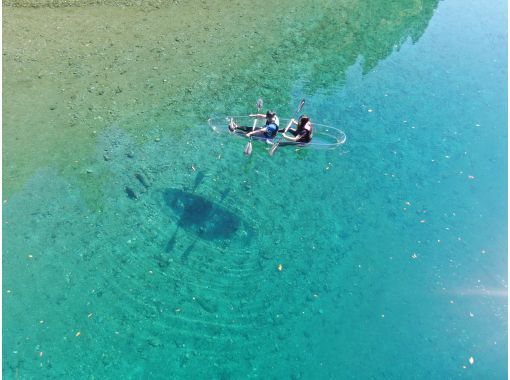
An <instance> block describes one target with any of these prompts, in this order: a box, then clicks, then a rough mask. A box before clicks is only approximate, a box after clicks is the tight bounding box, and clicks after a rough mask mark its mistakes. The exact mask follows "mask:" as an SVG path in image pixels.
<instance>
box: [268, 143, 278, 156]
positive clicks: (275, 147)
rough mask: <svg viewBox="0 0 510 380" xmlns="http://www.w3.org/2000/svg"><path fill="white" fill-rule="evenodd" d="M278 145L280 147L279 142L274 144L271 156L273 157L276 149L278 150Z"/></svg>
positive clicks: (270, 151)
mask: <svg viewBox="0 0 510 380" xmlns="http://www.w3.org/2000/svg"><path fill="white" fill-rule="evenodd" d="M278 145H280V142H277V143H276V144H273V146H272V147H271V149H270V150H269V155H270V156H271V157H272V156H273V154H274V152H276V149H277V148H278Z"/></svg>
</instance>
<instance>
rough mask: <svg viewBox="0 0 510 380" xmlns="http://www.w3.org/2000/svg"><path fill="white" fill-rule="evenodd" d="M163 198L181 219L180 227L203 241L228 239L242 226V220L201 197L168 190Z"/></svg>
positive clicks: (181, 191) (176, 190)
mask: <svg viewBox="0 0 510 380" xmlns="http://www.w3.org/2000/svg"><path fill="white" fill-rule="evenodd" d="M163 198H164V200H165V203H166V205H167V206H169V207H170V208H171V210H172V211H173V212H174V213H175V214H176V215H177V217H178V218H179V221H178V224H179V226H180V227H182V228H184V229H185V230H189V231H192V232H193V233H195V234H196V235H198V236H199V237H200V238H202V239H206V240H214V239H228V238H230V237H232V236H233V235H234V234H235V233H236V232H237V231H238V229H239V227H240V226H241V223H242V219H241V218H239V217H238V216H237V215H235V214H234V213H232V212H230V211H228V210H226V209H225V208H223V207H221V206H219V205H217V204H215V203H214V202H211V201H209V200H207V199H206V198H204V197H202V196H200V195H195V194H192V193H189V192H186V191H183V190H178V189H166V190H165V191H164V192H163Z"/></svg>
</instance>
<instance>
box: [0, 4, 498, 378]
mask: <svg viewBox="0 0 510 380" xmlns="http://www.w3.org/2000/svg"><path fill="white" fill-rule="evenodd" d="M506 14H507V12H506V5H505V3H504V2H502V1H497V2H493V3H492V4H491V6H490V7H488V6H486V4H485V3H482V2H476V1H460V0H446V1H443V2H440V3H439V4H438V5H437V8H436V9H435V12H434V14H433V15H432V16H431V18H430V20H428V24H427V23H426V26H424V27H423V30H422V31H421V33H420V32H415V31H413V30H410V31H409V32H408V33H406V34H405V36H404V37H403V40H402V41H400V43H399V44H397V45H396V46H395V48H394V50H393V51H392V52H390V53H389V54H388V55H384V54H382V55H381V56H380V59H379V60H378V61H377V62H375V63H374V62H366V59H365V57H364V56H363V55H360V56H358V58H357V59H356V62H355V63H354V64H353V65H351V66H350V67H349V69H348V71H347V73H346V75H345V78H343V77H335V76H334V75H328V76H325V77H324V78H323V82H321V83H319V82H317V75H316V74H313V75H312V74H310V71H309V70H307V69H306V68H308V66H307V65H306V64H305V63H303V70H299V65H298V66H297V69H296V72H298V73H302V75H301V76H299V75H298V76H297V77H296V78H295V80H294V82H293V83H292V89H291V93H292V99H290V101H289V103H288V104H284V105H278V106H273V105H272V104H271V100H272V99H271V96H270V95H267V94H266V93H267V87H264V88H261V89H255V90H250V92H248V93H246V92H244V90H245V89H244V88H240V89H239V90H234V93H232V94H229V95H228V96H225V99H214V100H210V103H207V104H201V105H200V107H199V108H198V110H197V111H196V113H190V114H189V115H188V116H186V117H185V118H184V117H183V118H181V119H180V120H178V121H176V120H174V119H171V118H170V117H169V116H168V114H165V113H164V112H163V111H162V114H163V116H162V118H161V119H160V120H148V121H147V122H146V123H143V125H145V128H146V129H145V132H144V133H145V134H146V135H147V136H150V138H149V139H147V141H146V142H145V143H140V142H139V141H138V140H137V139H136V136H134V135H132V134H131V133H129V132H126V130H125V129H124V128H122V127H123V124H124V123H127V122H128V121H127V119H128V118H126V120H119V122H118V123H116V124H115V125H112V126H111V127H110V128H108V129H107V130H105V131H104V132H101V133H100V136H99V137H98V142H97V153H96V155H95V157H92V158H91V159H90V161H88V162H86V163H85V166H82V167H81V168H80V169H79V170H78V169H77V172H76V176H77V177H78V176H79V177H84V178H87V176H89V177H93V176H104V177H106V178H108V181H106V182H105V184H104V186H103V187H101V188H100V189H98V190H97V191H98V192H99V193H100V199H101V201H100V202H98V203H97V204H90V203H87V202H85V200H84V199H85V198H84V196H83V194H82V192H83V189H81V188H80V187H78V186H76V185H74V184H73V183H72V182H70V181H68V180H66V179H64V178H63V177H61V176H60V175H59V174H58V172H57V171H56V170H55V169H54V168H43V169H41V170H40V171H39V172H38V173H36V174H35V175H34V176H33V177H32V178H31V179H30V181H29V182H28V183H27V184H26V186H25V188H24V189H23V190H22V191H20V192H18V193H17V194H15V195H14V196H12V197H11V198H10V199H9V200H8V202H7V203H4V211H3V212H4V229H3V232H4V238H3V246H4V252H3V276H4V280H3V310H4V311H3V375H4V377H5V378H18V377H19V378H113V377H122V378H133V379H144V378H213V379H230V378H232V379H234V378H262V379H267V378H274V379H280V378H292V379H342V378H348V379H350V378H352V379H371V378H377V379H379V378H391V379H400V378H420V379H430V378H432V379H445V378H473V379H480V378H483V379H499V378H504V377H505V374H506V373H507V360H506V358H507V352H508V347H507V332H508V326H507V310H508V304H507V256H506V252H507V240H506V237H507V234H506V232H507V224H506V223H507V177H506V175H507V174H506V173H507V162H506V159H507V120H506V117H507V50H506V47H507V34H506V25H507V20H506ZM407 36H412V37H407ZM333 37H334V36H331V38H332V39H333ZM395 43H397V41H395ZM324 57H325V58H324V59H325V60H326V62H321V64H325V65H327V63H328V62H327V58H328V57H329V56H328V55H327V54H325V55H324ZM333 63H334V62H333ZM256 67H257V65H256V64H254V66H253V67H251V68H249V69H247V72H246V73H245V74H246V76H249V75H252V74H253V70H256ZM319 68H320V65H319ZM317 72H319V73H320V70H319V69H318V71H317ZM328 72H329V73H330V72H331V71H328ZM339 76H340V75H339ZM311 78H313V80H312V79H311ZM273 79H274V78H271V80H273ZM287 82H288V78H282V79H281V82H279V81H278V80H277V81H276V84H281V86H282V87H283V88H285V86H284V84H286V83H287ZM232 86H234V84H232ZM240 86H241V85H240ZM236 91H238V92H236ZM303 94H304V95H303ZM258 96H263V97H264V98H265V106H266V107H268V108H269V107H271V108H277V110H278V111H279V113H280V115H281V116H282V117H288V116H290V114H291V113H292V111H293V109H294V108H295V106H296V105H297V103H298V102H299V99H300V98H301V97H302V96H305V98H306V106H305V110H304V111H306V113H307V114H308V115H310V116H311V117H312V119H313V120H316V121H317V122H320V123H323V124H326V125H332V126H335V127H338V128H340V129H342V130H343V131H344V132H345V133H346V134H347V136H348V137H347V143H346V144H345V145H343V146H342V147H341V148H339V149H336V150H331V151H315V150H311V149H301V150H295V149H294V148H292V149H284V148H282V149H279V150H278V152H277V154H276V155H275V157H272V158H271V157H269V155H268V154H267V149H268V148H267V147H265V146H263V145H256V146H255V147H254V151H253V153H252V155H251V156H250V157H248V158H247V157H244V156H243V154H242V152H243V149H244V143H245V142H244V141H242V140H238V139H232V138H230V137H229V136H215V135H214V134H212V133H211V132H210V131H209V129H208V126H207V117H208V116H212V115H219V114H227V113H233V114H243V113H249V112H254V110H252V108H254V104H255V102H256V99H257V97H258ZM239 99H242V100H243V101H242V102H239ZM245 99H253V105H251V104H246V103H247V101H245ZM141 124H142V123H141ZM181 124H186V125H191V126H192V127H191V128H190V129H189V130H188V133H186V134H184V133H176V132H173V131H174V129H173V128H175V129H177V128H180V127H181ZM126 188H129V189H130V191H131V195H132V197H130V196H128V193H127V191H126ZM134 198H136V199H134ZM280 265H281V267H279V266H280ZM279 268H280V269H281V270H279ZM470 358H472V359H471V362H472V364H471V363H470Z"/></svg>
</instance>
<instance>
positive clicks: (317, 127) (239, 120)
mask: <svg viewBox="0 0 510 380" xmlns="http://www.w3.org/2000/svg"><path fill="white" fill-rule="evenodd" d="M253 120H254V119H253V118H251V117H249V116H218V117H212V118H210V119H209V120H208V124H209V126H210V127H211V129H212V131H213V132H214V133H218V134H226V135H228V134H230V135H233V136H237V137H240V138H247V137H246V132H245V131H243V130H241V129H236V130H234V131H231V130H230V129H229V128H228V125H229V123H230V122H231V121H233V122H234V123H235V124H237V125H239V126H247V127H250V128H251V127H252V126H253ZM289 121H290V119H280V131H282V130H283V128H285V126H286V125H287V124H288V123H289ZM312 125H313V139H312V141H311V142H309V143H299V142H293V141H289V140H285V139H282V141H281V143H280V145H281V146H286V145H294V146H302V147H310V148H314V149H334V148H337V147H339V146H340V145H342V144H344V143H345V142H346V140H347V136H346V135H345V133H344V132H343V131H341V130H340V129H338V128H334V127H330V126H327V125H324V124H317V123H312ZM262 127H263V121H262V120H259V121H258V123H257V127H256V129H260V128H262ZM280 136H281V133H278V135H277V136H276V137H275V138H274V139H268V138H266V137H262V136H253V140H260V141H263V142H266V143H268V144H272V143H273V141H277V140H278V139H279V138H280Z"/></svg>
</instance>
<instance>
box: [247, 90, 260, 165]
mask: <svg viewBox="0 0 510 380" xmlns="http://www.w3.org/2000/svg"><path fill="white" fill-rule="evenodd" d="M263 106H264V102H263V101H262V99H261V98H259V100H257V113H259V112H260V110H261V109H262V107H263ZM256 126H257V117H255V120H253V127H252V129H251V130H252V132H253V131H255V127H256ZM252 149H253V144H252V138H251V136H250V141H248V144H246V148H244V155H245V156H249V155H250V154H251V151H252Z"/></svg>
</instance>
